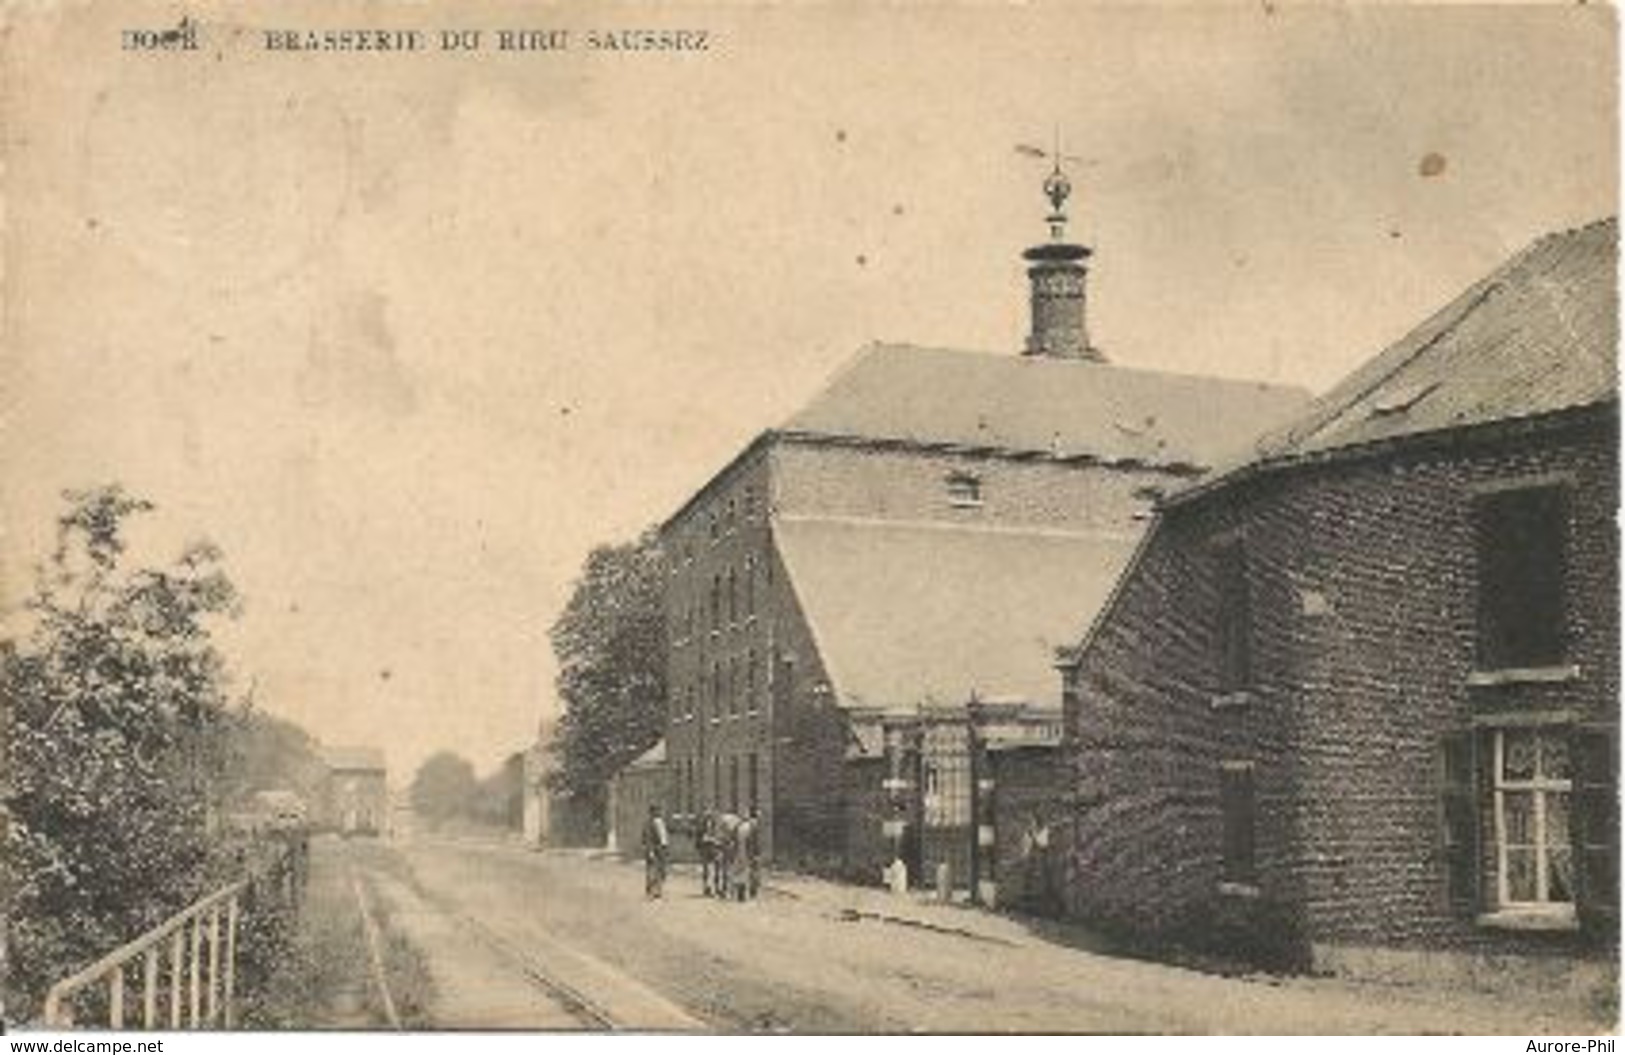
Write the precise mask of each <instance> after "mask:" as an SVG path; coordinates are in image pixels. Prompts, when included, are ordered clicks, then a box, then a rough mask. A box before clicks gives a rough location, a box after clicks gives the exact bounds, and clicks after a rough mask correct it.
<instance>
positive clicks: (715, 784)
mask: <svg viewBox="0 0 1625 1055" xmlns="http://www.w3.org/2000/svg"><path fill="white" fill-rule="evenodd" d="M711 805H713V806H715V807H716V808H718V809H721V808H722V756H721V755H716V756H714V757H713V758H712V759H711Z"/></svg>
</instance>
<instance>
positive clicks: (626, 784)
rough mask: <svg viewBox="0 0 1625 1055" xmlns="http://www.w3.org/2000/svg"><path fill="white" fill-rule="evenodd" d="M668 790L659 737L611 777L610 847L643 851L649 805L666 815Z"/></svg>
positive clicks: (621, 850) (662, 746)
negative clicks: (653, 743) (644, 826)
mask: <svg viewBox="0 0 1625 1055" xmlns="http://www.w3.org/2000/svg"><path fill="white" fill-rule="evenodd" d="M669 793H670V778H669V775H668V771H667V768H666V744H665V742H664V741H662V742H660V743H658V744H655V745H654V746H653V747H651V748H649V750H647V751H645V752H644V753H643V754H641V755H639V756H638V757H637V758H635V759H633V760H632V762H631V763H630V764H628V765H627V766H626V767H625V768H623V769H622V770H621V771H620V772H619V773H617V774H616V775H615V779H614V780H612V781H610V785H609V811H608V812H609V838H608V840H607V842H608V845H609V848H610V849H611V850H619V851H620V852H622V853H624V854H629V855H636V854H638V853H640V852H642V849H643V825H644V822H645V821H646V820H647V819H648V816H649V807H650V806H657V807H659V808H660V811H661V814H662V815H663V816H665V815H669V814H670V812H671V806H670V803H668V802H667V801H666V797H667V795H668V794H669Z"/></svg>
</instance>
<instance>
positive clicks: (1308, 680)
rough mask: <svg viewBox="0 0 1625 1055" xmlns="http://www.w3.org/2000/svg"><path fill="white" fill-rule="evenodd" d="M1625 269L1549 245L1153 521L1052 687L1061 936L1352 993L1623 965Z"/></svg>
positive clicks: (1583, 250)
mask: <svg viewBox="0 0 1625 1055" xmlns="http://www.w3.org/2000/svg"><path fill="white" fill-rule="evenodd" d="M1616 243H1617V227H1616V224H1615V223H1614V222H1613V221H1608V222H1604V223H1598V224H1595V225H1592V226H1589V227H1585V228H1583V229H1580V230H1576V231H1569V232H1564V233H1561V234H1556V235H1552V236H1549V237H1546V238H1543V239H1541V240H1540V241H1538V242H1536V243H1535V244H1534V245H1532V246H1531V247H1529V248H1528V249H1526V250H1524V251H1523V252H1521V253H1519V254H1518V255H1517V256H1515V257H1514V258H1512V260H1511V261H1510V262H1508V263H1506V264H1505V265H1504V266H1502V267H1501V268H1499V269H1498V270H1496V271H1495V272H1493V273H1492V274H1490V275H1489V276H1488V277H1486V278H1485V279H1483V280H1482V281H1480V282H1479V283H1477V284H1476V285H1474V286H1473V287H1472V288H1470V289H1468V290H1467V291H1466V292H1465V293H1463V294H1462V295H1461V296H1460V297H1459V298H1457V299H1456V300H1454V301H1453V302H1451V303H1450V304H1449V305H1447V306H1446V307H1445V308H1444V309H1443V310H1441V311H1440V312H1438V313H1437V314H1436V315H1434V316H1433V317H1432V318H1430V319H1428V320H1427V321H1426V322H1424V323H1423V324H1422V325H1420V326H1419V327H1417V328H1416V329H1415V330H1414V331H1412V332H1411V333H1410V334H1409V335H1407V336H1406V337H1405V338H1403V339H1402V340H1401V341H1399V343H1397V344H1396V345H1394V346H1393V347H1391V348H1389V349H1388V350H1387V351H1385V352H1383V353H1382V354H1381V355H1379V356H1377V357H1376V358H1375V359H1373V360H1371V361H1370V362H1368V363H1367V364H1366V365H1365V366H1363V367H1361V368H1360V369H1359V370H1357V371H1355V373H1353V374H1352V375H1350V376H1349V377H1348V378H1346V379H1345V380H1344V381H1343V382H1342V383H1340V384H1338V385H1337V386H1336V387H1335V388H1333V389H1332V390H1331V391H1330V392H1329V393H1327V394H1326V395H1325V396H1324V397H1322V398H1320V399H1318V400H1316V401H1315V402H1314V403H1313V404H1312V405H1311V406H1310V407H1309V408H1308V409H1307V410H1306V411H1305V412H1303V413H1301V414H1300V415H1298V416H1297V417H1296V418H1295V419H1294V420H1292V421H1291V422H1290V423H1288V424H1287V425H1285V426H1284V427H1283V428H1280V429H1277V430H1274V431H1272V432H1270V433H1268V434H1267V435H1266V436H1265V437H1264V438H1263V439H1262V440H1260V441H1259V442H1258V443H1257V444H1256V446H1255V448H1254V449H1253V451H1252V452H1251V453H1250V455H1249V456H1248V457H1247V458H1245V459H1244V460H1242V461H1240V462H1239V463H1237V464H1234V465H1232V466H1230V467H1228V468H1226V469H1223V470H1221V471H1219V472H1217V473H1215V474H1214V475H1212V476H1210V477H1208V478H1206V479H1204V480H1202V481H1201V482H1199V483H1196V484H1195V485H1194V486H1191V487H1188V488H1186V489H1184V490H1183V491H1181V492H1179V493H1177V494H1175V495H1173V496H1171V497H1170V498H1169V499H1168V500H1167V501H1166V502H1165V503H1163V507H1162V510H1161V513H1160V515H1159V517H1158V520H1157V523H1156V525H1155V528H1154V530H1153V531H1152V533H1151V534H1150V535H1149V536H1148V537H1147V538H1146V539H1145V540H1144V542H1143V543H1142V544H1141V546H1140V549H1139V552H1138V553H1137V555H1136V557H1135V559H1134V561H1133V564H1132V567H1131V568H1130V570H1129V572H1128V573H1127V575H1126V576H1125V578H1124V581H1123V582H1122V583H1121V584H1119V586H1118V587H1117V589H1116V591H1115V593H1114V595H1113V597H1112V599H1111V601H1110V603H1109V604H1108V605H1106V606H1105V608H1104V610H1103V611H1102V612H1101V614H1100V615H1099V618H1098V619H1097V620H1096V622H1095V624H1094V626H1093V628H1092V629H1091V630H1090V631H1089V633H1088V636H1087V637H1086V638H1085V639H1084V640H1083V642H1082V644H1081V646H1080V647H1079V648H1078V649H1077V650H1076V651H1075V652H1074V654H1073V655H1072V656H1071V657H1070V659H1069V660H1068V661H1067V662H1066V663H1065V665H1064V668H1063V669H1064V685H1065V696H1066V727H1067V728H1066V732H1067V755H1068V765H1069V769H1070V773H1071V784H1072V787H1071V791H1072V794H1073V796H1074V798H1075V817H1074V824H1073V833H1072V836H1073V837H1072V849H1071V851H1070V863H1069V869H1068V898H1069V902H1070V909H1071V911H1073V912H1074V913H1075V914H1077V915H1079V916H1082V917H1085V918H1087V919H1090V920H1093V921H1096V922H1098V923H1102V924H1106V925H1109V926H1113V927H1115V928H1117V929H1118V930H1120V931H1123V932H1126V933H1129V934H1133V935H1137V936H1139V937H1141V938H1143V939H1147V940H1169V941H1178V942H1188V943H1205V944H1212V945H1218V946H1222V947H1225V948H1229V949H1238V948H1245V947H1251V949H1252V951H1253V952H1254V953H1255V954H1257V955H1260V956H1267V957H1272V958H1275V959H1278V960H1281V961H1285V962H1288V963H1293V964H1297V965H1305V964H1313V965H1315V966H1317V967H1326V968H1332V969H1344V970H1360V969H1365V968H1370V969H1381V970H1384V971H1390V970H1406V969H1414V971H1416V972H1417V973H1436V972H1438V971H1440V970H1443V969H1444V968H1445V966H1446V964H1447V963H1449V964H1454V965H1458V966H1463V967H1464V968H1466V969H1472V968H1473V967H1474V966H1475V965H1480V964H1482V963H1483V962H1485V961H1484V960H1483V959H1482V958H1481V957H1473V956H1463V957H1457V958H1455V959H1450V960H1447V959H1445V958H1441V956H1440V955H1439V954H1440V953H1441V952H1455V953H1462V954H1467V953H1476V954H1485V955H1491V956H1496V957H1506V956H1510V955H1512V954H1523V955H1525V956H1527V957H1530V958H1532V960H1533V961H1537V964H1536V965H1537V969H1540V968H1539V963H1545V964H1546V966H1548V967H1551V966H1558V967H1561V966H1562V965H1564V964H1569V963H1572V962H1573V961H1574V959H1575V958H1576V957H1579V958H1591V959H1594V960H1596V961H1598V962H1601V963H1607V962H1610V961H1611V960H1612V958H1613V957H1615V956H1617V937H1618V932H1617V928H1618V920H1617V905H1618V887H1617V872H1618V806H1617V801H1616V798H1615V795H1616V792H1615V773H1616V760H1617V750H1618V748H1617V731H1618V709H1619V687H1620V685H1619V657H1620V638H1619V621H1618V612H1619V603H1620V596H1619V578H1618V574H1619V539H1618V533H1617V526H1616V516H1617V513H1618V507H1619V491H1618V475H1619V431H1618V430H1619V417H1618V406H1619V404H1618V390H1617V383H1616V371H1617V340H1618V332H1617V312H1618V296H1617V289H1616V280H1615V269H1616V258H1617V246H1616ZM1498 962H1503V963H1504V962H1506V961H1505V960H1502V961H1498Z"/></svg>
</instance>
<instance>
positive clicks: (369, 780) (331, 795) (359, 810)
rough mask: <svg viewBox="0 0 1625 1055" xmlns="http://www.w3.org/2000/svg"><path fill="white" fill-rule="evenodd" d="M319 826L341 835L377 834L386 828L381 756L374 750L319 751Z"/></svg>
mask: <svg viewBox="0 0 1625 1055" xmlns="http://www.w3.org/2000/svg"><path fill="white" fill-rule="evenodd" d="M322 761H323V762H324V763H325V764H326V766H327V775H326V778H325V779H324V781H323V782H322V811H321V816H322V822H323V826H324V827H326V828H328V829H330V830H332V831H336V832H339V833H341V834H344V835H378V834H380V833H382V832H385V831H387V830H388V828H389V820H390V813H391V809H390V802H389V789H388V786H387V781H386V777H387V776H388V772H387V769H386V767H385V765H384V753H383V752H382V751H380V750H379V749H378V748H376V747H330V748H327V749H325V750H324V751H323V752H322Z"/></svg>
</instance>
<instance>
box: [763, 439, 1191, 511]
mask: <svg viewBox="0 0 1625 1055" xmlns="http://www.w3.org/2000/svg"><path fill="white" fill-rule="evenodd" d="M773 460H774V462H775V465H776V467H777V468H776V473H775V491H776V499H775V501H776V503H777V507H778V511H779V512H781V513H784V514H787V515H818V516H852V517H876V518H882V519H894V520H922V519H923V520H947V521H950V522H972V523H996V524H1002V525H1024V526H1031V525H1050V526H1060V525H1065V526H1069V527H1076V528H1103V529H1113V530H1129V529H1131V528H1132V529H1136V530H1137V529H1138V528H1139V527H1140V526H1141V524H1140V522H1139V521H1137V520H1135V519H1134V516H1135V514H1137V513H1144V512H1145V511H1147V510H1148V509H1150V508H1151V505H1152V500H1151V498H1150V497H1148V495H1147V494H1146V493H1145V489H1147V488H1163V489H1167V488H1169V487H1170V486H1171V485H1172V484H1174V483H1176V482H1178V481H1179V480H1180V479H1181V478H1179V477H1175V476H1172V475H1170V474H1168V473H1166V472H1163V471H1160V470H1152V469H1128V468H1107V467H1102V466H1098V465H1088V464H1084V463H1080V462H1057V461H1054V460H1051V459H1034V460H1026V461H1018V460H1011V459H1004V458H990V457H981V456H975V455H970V454H940V453H928V452H922V451H916V450H903V449H871V448H857V447H840V446H826V445H813V444H806V443H784V444H780V445H779V446H778V447H777V448H775V450H774V453H773ZM954 474H969V475H972V476H975V477H977V478H978V479H979V480H980V481H981V485H982V495H981V499H982V504H981V506H980V507H974V508H966V507H963V506H955V505H953V504H951V503H950V501H949V496H948V491H947V480H948V478H949V477H950V476H952V475H954Z"/></svg>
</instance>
